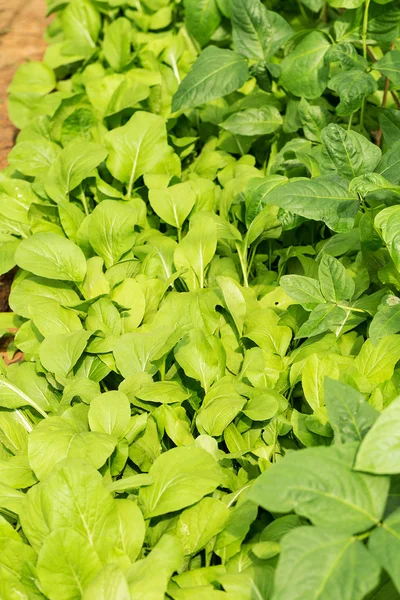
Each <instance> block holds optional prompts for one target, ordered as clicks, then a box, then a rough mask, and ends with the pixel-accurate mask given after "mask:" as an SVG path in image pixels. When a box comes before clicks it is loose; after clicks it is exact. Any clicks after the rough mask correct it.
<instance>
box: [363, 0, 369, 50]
mask: <svg viewBox="0 0 400 600" xmlns="http://www.w3.org/2000/svg"><path fill="white" fill-rule="evenodd" d="M370 4H371V0H367V1H366V3H365V9H364V19H363V27H362V46H363V56H364V58H367V33H368V15H369V5H370Z"/></svg>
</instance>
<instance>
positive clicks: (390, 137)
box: [378, 108, 400, 148]
mask: <svg viewBox="0 0 400 600" xmlns="http://www.w3.org/2000/svg"><path fill="white" fill-rule="evenodd" d="M378 119H379V125H380V126H381V129H382V133H383V139H384V140H385V142H386V144H387V145H388V146H389V148H391V147H392V146H394V145H395V144H397V143H398V142H400V115H399V112H398V110H394V109H393V108H378Z"/></svg>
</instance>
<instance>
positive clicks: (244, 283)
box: [236, 242, 249, 287]
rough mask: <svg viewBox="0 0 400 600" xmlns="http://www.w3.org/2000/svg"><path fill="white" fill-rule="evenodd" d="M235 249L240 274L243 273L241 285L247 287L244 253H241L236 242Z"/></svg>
mask: <svg viewBox="0 0 400 600" xmlns="http://www.w3.org/2000/svg"><path fill="white" fill-rule="evenodd" d="M236 250H237V253H238V256H239V260H240V266H241V268H242V274H243V285H244V287H249V280H248V279H247V260H246V258H245V257H244V253H242V250H241V249H240V247H239V244H238V243H237V242H236Z"/></svg>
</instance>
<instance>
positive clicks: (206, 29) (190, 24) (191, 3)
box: [184, 0, 221, 46]
mask: <svg viewBox="0 0 400 600" xmlns="http://www.w3.org/2000/svg"><path fill="white" fill-rule="evenodd" d="M184 6H185V22H186V27H187V30H188V32H189V33H190V35H192V36H193V37H194V38H196V40H197V41H198V42H199V44H200V46H205V45H206V44H207V42H209V41H210V39H211V37H212V35H213V33H214V31H215V30H216V29H217V27H218V25H219V24H220V21H221V15H220V12H219V10H218V4H217V2H216V0H185V2H184Z"/></svg>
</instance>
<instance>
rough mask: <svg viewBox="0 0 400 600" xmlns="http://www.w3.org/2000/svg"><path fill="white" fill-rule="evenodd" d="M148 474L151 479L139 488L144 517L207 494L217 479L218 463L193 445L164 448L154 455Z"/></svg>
mask: <svg viewBox="0 0 400 600" xmlns="http://www.w3.org/2000/svg"><path fill="white" fill-rule="evenodd" d="M149 474H150V476H151V477H153V480H154V483H152V484H151V485H149V486H147V487H145V488H141V489H140V492H139V502H140V505H141V506H143V508H144V513H145V517H146V518H150V517H156V516H159V515H164V514H166V513H168V512H171V511H176V510H179V509H181V508H185V507H186V506H190V505H191V504H194V503H195V502H198V501H199V500H201V498H203V497H204V496H205V495H207V494H211V493H212V492H213V491H214V490H215V489H216V488H217V487H218V485H219V484H220V482H221V472H220V469H219V466H218V463H217V462H216V461H215V460H214V458H213V457H212V456H211V454H209V453H208V452H206V451H205V450H202V449H201V448H196V447H195V446H182V447H180V448H173V449H172V450H168V451H167V452H165V453H164V454H162V455H161V456H159V457H158V458H157V459H156V461H155V462H154V464H153V466H152V467H151V469H150V471H149Z"/></svg>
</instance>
